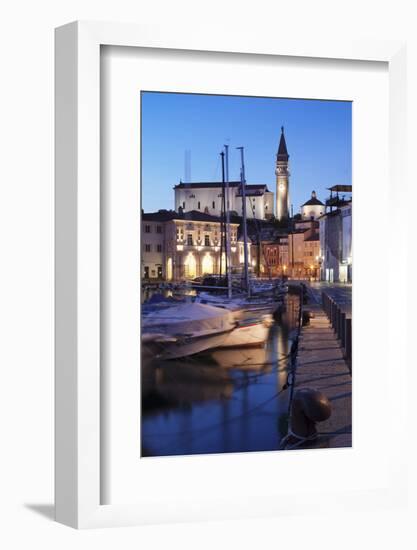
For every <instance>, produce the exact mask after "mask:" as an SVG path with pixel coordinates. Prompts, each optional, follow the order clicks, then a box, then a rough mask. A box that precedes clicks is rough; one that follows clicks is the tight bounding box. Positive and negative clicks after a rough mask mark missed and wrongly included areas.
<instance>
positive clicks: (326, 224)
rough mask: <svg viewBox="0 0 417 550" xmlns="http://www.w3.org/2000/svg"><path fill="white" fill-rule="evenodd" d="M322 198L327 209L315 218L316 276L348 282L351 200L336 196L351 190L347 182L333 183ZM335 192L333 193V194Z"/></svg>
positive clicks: (349, 279)
mask: <svg viewBox="0 0 417 550" xmlns="http://www.w3.org/2000/svg"><path fill="white" fill-rule="evenodd" d="M329 190H330V193H331V194H330V198H329V199H328V200H327V201H326V210H327V212H326V213H325V214H324V215H323V216H321V217H320V218H319V224H320V261H321V269H320V277H321V279H322V280H324V281H328V282H330V283H333V282H340V283H350V282H352V199H351V198H349V199H346V198H345V196H343V197H342V198H340V196H339V193H340V192H346V193H351V192H352V187H351V186H349V185H335V186H333V187H331V188H330V189H329ZM334 193H336V196H335V195H334Z"/></svg>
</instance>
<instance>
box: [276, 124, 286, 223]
mask: <svg viewBox="0 0 417 550" xmlns="http://www.w3.org/2000/svg"><path fill="white" fill-rule="evenodd" d="M289 158H290V156H289V154H288V151H287V144H286V142H285V135H284V126H281V138H280V140H279V146H278V153H277V161H276V167H275V175H276V181H277V188H276V199H275V200H276V217H277V219H278V220H279V221H283V220H286V219H288V217H289V207H288V205H289V196H290V195H289V183H290V181H289V180H290V172H289V170H288V160H289Z"/></svg>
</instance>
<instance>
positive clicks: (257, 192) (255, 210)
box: [174, 181, 274, 220]
mask: <svg viewBox="0 0 417 550" xmlns="http://www.w3.org/2000/svg"><path fill="white" fill-rule="evenodd" d="M174 191H175V210H176V211H177V212H181V211H182V212H184V213H186V212H191V211H193V210H194V211H197V212H202V213H204V214H209V215H211V216H221V212H222V199H223V184H222V182H201V183H182V182H181V183H179V184H178V185H176V186H175V187H174ZM228 209H229V211H230V212H236V213H237V214H238V215H239V216H241V215H242V193H241V183H240V181H232V182H230V183H229V204H228ZM246 213H247V217H248V218H249V219H250V218H256V219H259V220H265V219H268V218H271V217H272V216H273V215H274V194H273V193H272V192H271V191H269V189H268V187H267V185H264V184H251V185H246Z"/></svg>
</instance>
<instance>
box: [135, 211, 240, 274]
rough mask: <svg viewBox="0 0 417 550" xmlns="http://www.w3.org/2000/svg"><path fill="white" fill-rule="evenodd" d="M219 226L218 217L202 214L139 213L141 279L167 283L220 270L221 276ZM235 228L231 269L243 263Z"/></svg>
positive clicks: (232, 227)
mask: <svg viewBox="0 0 417 550" xmlns="http://www.w3.org/2000/svg"><path fill="white" fill-rule="evenodd" d="M220 226H221V219H220V218H219V217H216V216H210V215H209V214H205V213H203V212H196V211H191V212H187V213H183V212H175V211H173V210H159V211H158V212H153V213H142V276H143V277H144V278H145V279H150V280H152V279H158V278H159V279H162V280H167V281H171V280H185V279H193V278H195V277H199V276H202V275H210V274H218V273H220V270H222V272H223V273H225V256H226V255H225V251H224V250H223V251H222V250H221V242H220V240H221V232H220V231H221V230H220ZM238 227H239V224H238V223H231V224H230V233H231V259H232V267H233V268H234V269H239V268H240V266H241V264H242V263H243V245H241V243H240V242H238ZM158 228H161V229H158ZM248 246H249V247H250V244H249V245H248ZM221 252H222V254H221Z"/></svg>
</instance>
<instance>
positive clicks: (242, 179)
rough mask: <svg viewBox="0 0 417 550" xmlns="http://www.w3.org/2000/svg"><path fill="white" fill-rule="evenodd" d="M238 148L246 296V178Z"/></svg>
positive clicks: (241, 150) (247, 281) (242, 155)
mask: <svg viewBox="0 0 417 550" xmlns="http://www.w3.org/2000/svg"><path fill="white" fill-rule="evenodd" d="M237 149H239V150H240V163H241V167H240V187H241V194H242V218H243V219H242V225H243V258H244V268H245V286H246V292H247V293H248V296H250V283H249V258H248V228H247V225H246V180H245V160H244V153H243V147H237Z"/></svg>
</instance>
